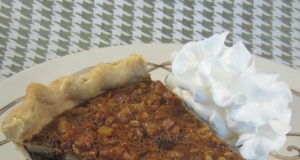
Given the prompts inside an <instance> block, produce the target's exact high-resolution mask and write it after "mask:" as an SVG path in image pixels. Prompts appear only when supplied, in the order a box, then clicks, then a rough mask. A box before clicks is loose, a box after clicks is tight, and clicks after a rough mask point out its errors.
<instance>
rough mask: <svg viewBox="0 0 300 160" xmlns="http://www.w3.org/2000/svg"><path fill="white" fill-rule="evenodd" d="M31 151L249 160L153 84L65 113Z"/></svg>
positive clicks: (43, 155) (38, 154)
mask: <svg viewBox="0 0 300 160" xmlns="http://www.w3.org/2000/svg"><path fill="white" fill-rule="evenodd" d="M25 147H26V148H27V150H28V151H29V152H30V154H31V157H32V158H33V159H95V160H97V159H141V160H142V159H207V160H209V159H218V160H225V159H232V160H236V159H243V158H242V157H241V156H240V155H238V154H236V153H235V152H233V151H232V150H231V149H230V147H229V145H228V144H227V143H226V142H225V141H223V140H221V139H219V138H217V137H216V136H215V135H214V133H212V132H211V131H210V130H209V128H208V126H207V125H205V124H204V123H202V122H200V121H199V120H198V119H197V117H196V116H194V115H193V114H192V113H190V111H188V110H187V109H186V108H185V107H184V105H183V104H182V101H181V99H179V98H178V97H177V96H176V95H175V94H174V93H172V92H171V91H169V90H168V89H167V88H166V87H165V86H164V85H163V84H162V83H161V82H159V81H151V80H149V81H147V82H145V83H133V84H131V85H128V86H126V87H122V88H118V89H114V90H110V91H108V92H105V93H103V94H100V95H99V96H97V97H95V98H92V99H90V100H88V101H86V102H85V103H83V104H81V105H79V106H77V107H75V108H72V109H69V110H67V111H65V112H64V113H63V114H61V115H60V116H59V117H57V118H56V119H55V120H54V121H52V122H51V123H50V124H48V125H47V126H45V127H44V128H43V130H42V131H41V132H40V133H38V134H35V135H33V137H32V139H31V140H29V141H25ZM43 147H44V148H43ZM37 148H39V149H37Z"/></svg>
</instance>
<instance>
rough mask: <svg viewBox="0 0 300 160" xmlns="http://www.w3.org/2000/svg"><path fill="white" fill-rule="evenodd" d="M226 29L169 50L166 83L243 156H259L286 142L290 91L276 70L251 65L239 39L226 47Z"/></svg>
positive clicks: (257, 158) (251, 58)
mask: <svg viewBox="0 0 300 160" xmlns="http://www.w3.org/2000/svg"><path fill="white" fill-rule="evenodd" d="M227 34H228V33H227V32H225V33H222V34H216V35H214V36H212V37H210V38H208V39H205V40H203V41H199V42H190V43H187V44H186V45H185V46H184V47H183V48H182V50H180V51H179V52H174V53H173V55H172V56H171V62H172V73H173V74H170V75H169V76H168V77H167V78H166V86H167V87H168V88H169V89H170V90H172V91H173V92H174V93H176V94H177V95H179V96H180V97H181V98H182V99H183V101H184V102H185V104H186V106H187V107H188V108H189V109H190V110H192V111H193V112H194V113H195V114H196V115H197V117H198V118H199V119H201V120H202V121H203V122H205V123H206V124H208V125H209V127H210V128H211V129H212V130H213V131H214V132H215V133H216V135H217V136H218V137H220V138H222V139H224V140H226V141H227V142H228V144H229V145H230V146H231V147H232V149H234V150H235V151H237V152H238V153H240V154H241V155H242V156H243V157H244V158H245V159H255V160H264V159H267V157H268V156H269V153H270V152H271V153H276V152H277V151H278V150H279V149H280V148H281V147H282V146H283V144H284V143H285V141H286V134H287V133H288V132H289V131H290V129H291V127H290V125H289V123H290V120H291V110H290V109H289V108H288V103H289V102H291V101H292V93H291V90H290V88H289V87H288V86H287V84H286V83H285V82H279V81H276V80H277V78H278V76H279V74H278V73H264V72H262V71H259V70H257V69H256V68H255V57H254V56H253V55H251V54H250V53H249V52H248V50H247V49H246V48H245V46H244V44H243V43H242V42H239V43H237V44H235V45H234V46H232V47H227V46H225V45H224V41H225V38H226V36H227Z"/></svg>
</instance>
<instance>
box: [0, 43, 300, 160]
mask: <svg viewBox="0 0 300 160" xmlns="http://www.w3.org/2000/svg"><path fill="white" fill-rule="evenodd" d="M182 46H183V45H179V44H139V45H128V46H118V47H108V48H101V49H96V50H90V51H85V52H81V53H77V54H73V55H69V56H65V57H62V58H58V59H56V60H53V61H49V62H46V63H43V64H40V65H37V66H35V67H32V68H30V69H28V70H25V71H23V72H21V73H18V74H16V75H14V76H12V77H10V78H8V79H7V80H4V81H3V82H1V83H0V108H3V107H4V106H7V105H8V104H9V103H11V102H13V101H15V100H16V99H18V98H20V97H22V96H24V95H25V91H26V87H27V85H28V84H29V83H30V82H38V83H42V84H45V85H47V84H49V83H50V82H51V81H53V80H55V79H56V78H59V77H61V76H64V75H72V74H74V73H76V72H78V71H81V70H83V69H86V68H88V67H91V66H94V65H96V64H97V63H99V62H112V61H116V60H119V59H122V58H125V57H127V56H128V55H130V54H131V53H138V54H141V55H143V56H144V58H145V59H146V61H147V62H151V63H154V64H157V65H159V64H162V63H163V62H167V61H169V57H170V55H171V54H172V53H173V51H174V50H180V49H181V47H182ZM256 64H257V68H259V69H260V70H263V71H278V72H280V73H281V75H280V77H279V79H280V80H283V81H285V82H287V83H288V85H289V86H290V87H291V88H292V89H293V90H294V91H296V92H298V93H299V92H300V85H298V84H297V83H298V82H300V72H299V71H297V70H295V69H292V68H290V67H287V66H283V65H281V64H278V63H276V62H273V61H270V60H267V59H263V58H260V57H256ZM149 67H152V66H151V65H149ZM165 67H168V68H170V67H171V66H165ZM150 73H151V77H152V79H154V80H161V81H164V78H165V76H166V75H167V74H168V73H169V71H167V70H166V69H164V68H158V69H156V70H154V71H151V72H150ZM298 104H300V97H299V95H298V96H297V95H295V94H294V101H293V102H292V103H291V104H290V108H291V109H292V110H293V116H292V121H291V126H292V130H291V132H292V133H296V134H298V136H297V135H296V136H288V140H287V142H286V144H285V146H284V147H283V148H282V149H281V150H280V151H279V152H278V154H279V155H282V156H285V157H284V159H289V158H288V157H294V156H297V155H298V159H300V156H299V155H300V149H299V148H300V127H299V124H297V123H298V122H299V121H300V108H299V107H298ZM10 110H11V108H10V109H9V110H7V111H5V112H4V113H3V114H2V115H0V122H2V120H3V119H4V117H6V115H7V114H8V113H9V111H10ZM4 139H5V137H4V135H3V133H2V132H0V141H2V140H4ZM288 146H294V147H295V149H291V151H288V150H287V147H288ZM297 147H298V150H297ZM0 157H1V159H20V160H21V159H26V158H25V157H24V156H23V155H22V154H21V152H20V151H18V150H17V149H16V147H15V145H14V144H13V143H12V142H9V143H6V144H4V145H2V146H0ZM269 159H270V160H273V159H274V160H275V159H277V158H274V157H273V156H269Z"/></svg>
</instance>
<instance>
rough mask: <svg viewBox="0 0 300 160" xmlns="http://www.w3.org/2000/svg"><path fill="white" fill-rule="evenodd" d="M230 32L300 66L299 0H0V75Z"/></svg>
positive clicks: (253, 48)
mask: <svg viewBox="0 0 300 160" xmlns="http://www.w3.org/2000/svg"><path fill="white" fill-rule="evenodd" d="M224 31H229V32H230V34H229V36H228V37H227V40H226V45H228V46H231V45H233V44H235V43H237V42H238V41H243V43H244V44H245V45H246V47H247V48H248V50H249V51H250V52H251V53H253V54H256V55H259V56H262V57H265V58H268V59H270V60H273V61H277V62H279V63H281V64H285V65H288V66H290V67H293V68H296V69H298V70H300V1H299V0H275V1H271V0H266V1H260V0H254V1H239V0H235V1H229V0H217V1H204V0H195V1H159V0H157V1H152V0H147V1H142V0H134V1H133V0H128V1H123V0H116V1H113V0H99V1H96V0H95V1H86V0H74V1H71V0H26V1H20V0H1V1H0V81H3V80H5V79H7V78H8V77H10V76H12V75H14V74H16V73H18V72H20V71H23V70H25V69H28V68H30V67H33V66H35V65H37V64H40V63H43V62H46V61H49V60H52V59H56V58H59V57H62V56H66V55H69V54H72V53H77V52H81V51H85V50H90V49H95V48H101V47H109V46H118V45H130V44H137V43H143V44H144V43H180V44H184V43H187V42H189V41H197V40H202V39H204V38H207V37H210V36H212V35H213V34H215V33H221V32H224Z"/></svg>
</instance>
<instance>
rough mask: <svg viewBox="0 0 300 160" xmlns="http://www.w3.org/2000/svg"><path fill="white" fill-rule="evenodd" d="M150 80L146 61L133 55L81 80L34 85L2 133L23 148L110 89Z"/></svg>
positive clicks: (99, 65)
mask: <svg viewBox="0 0 300 160" xmlns="http://www.w3.org/2000/svg"><path fill="white" fill-rule="evenodd" d="M149 78H150V75H149V73H148V69H147V65H146V62H145V60H144V59H143V57H142V56H139V55H137V54H132V55H130V56H129V57H128V58H126V59H123V60H120V61H117V62H114V63H109V64H107V63H100V64H98V65H97V66H95V67H94V68H93V69H92V70H91V71H89V72H88V73H87V74H85V75H84V76H82V77H71V76H65V77H62V78H59V79H57V80H55V81H53V82H52V83H50V84H49V85H48V86H45V85H42V84H39V83H31V84H29V86H28V88H27V90H26V96H25V99H24V101H23V103H22V104H21V105H20V106H18V107H16V108H14V109H13V110H12V111H11V112H10V114H9V115H8V116H7V117H6V118H5V119H4V121H3V122H2V132H3V133H4V135H5V136H6V138H7V139H8V140H10V141H13V142H14V143H15V144H17V145H21V146H22V145H23V142H24V141H25V140H29V139H31V137H32V135H33V134H37V133H39V132H40V131H41V130H42V128H43V127H44V126H45V125H47V124H48V123H50V122H51V121H52V120H54V119H55V118H56V117H57V116H58V115H60V114H61V113H63V112H64V111H66V110H68V109H70V108H73V107H75V106H77V105H78V104H80V103H82V102H84V101H86V100H88V99H91V98H93V97H95V96H97V95H99V94H101V93H103V92H105V91H107V90H109V89H113V88H118V87H122V86H126V85H128V84H131V83H134V82H143V81H145V80H147V79H149Z"/></svg>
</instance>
